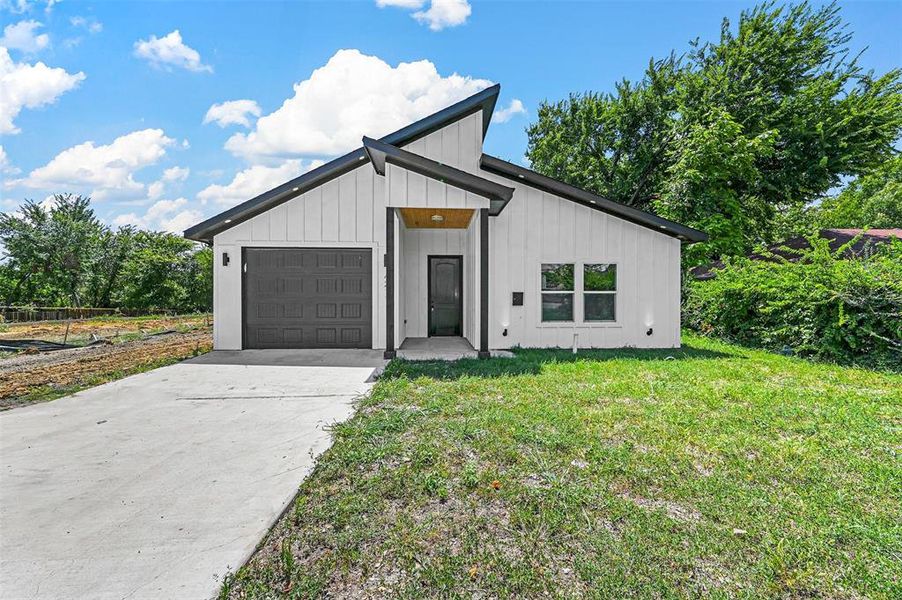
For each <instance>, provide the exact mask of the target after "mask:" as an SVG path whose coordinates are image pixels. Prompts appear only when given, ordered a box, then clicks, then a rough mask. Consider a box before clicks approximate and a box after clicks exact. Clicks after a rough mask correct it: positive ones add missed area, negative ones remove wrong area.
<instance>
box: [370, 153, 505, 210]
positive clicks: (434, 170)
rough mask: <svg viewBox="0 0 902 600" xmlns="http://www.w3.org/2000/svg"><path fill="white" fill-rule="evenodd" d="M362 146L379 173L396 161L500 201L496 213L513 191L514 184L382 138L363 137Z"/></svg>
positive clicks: (409, 168) (432, 176)
mask: <svg viewBox="0 0 902 600" xmlns="http://www.w3.org/2000/svg"><path fill="white" fill-rule="evenodd" d="M363 149H364V151H365V152H366V154H367V156H369V158H370V162H372V163H373V168H374V169H375V170H376V172H377V173H378V174H380V175H385V163H389V164H393V165H397V166H399V167H402V168H404V169H407V170H408V171H413V172H414V173H419V174H420V175H423V176H424V177H429V178H430V179H434V180H436V181H440V182H442V183H447V184H448V185H453V186H454V187H457V188H460V189H462V190H465V191H467V192H472V193H473V194H476V195H478V196H482V197H483V198H488V199H489V200H490V201H491V200H494V201H496V202H497V203H500V207H499V208H498V209H497V210H493V213H494V214H495V215H497V214H498V213H500V212H501V211H502V210H503V209H504V207H505V206H506V205H507V203H508V202H510V199H511V198H512V197H513V195H514V188H511V187H507V186H505V185H501V184H499V183H496V182H494V181H492V180H490V179H486V178H484V177H480V176H479V175H474V174H473V173H468V172H467V171H462V170H460V169H458V168H456V167H452V166H450V165H445V164H442V163H440V162H437V161H434V160H432V159H431V158H426V157H425V156H421V155H419V154H415V153H413V152H408V151H407V150H402V149H401V148H398V147H397V146H392V145H391V144H386V143H385V142H382V141H379V140H374V139H372V138H368V137H364V138H363Z"/></svg>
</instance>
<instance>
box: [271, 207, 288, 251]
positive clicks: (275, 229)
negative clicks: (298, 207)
mask: <svg viewBox="0 0 902 600" xmlns="http://www.w3.org/2000/svg"><path fill="white" fill-rule="evenodd" d="M290 203H291V200H289V201H288V202H286V203H285V204H280V205H279V206H276V207H275V208H273V209H272V210H271V211H269V212H270V214H271V218H270V220H269V239H270V240H272V241H274V242H284V241H285V240H286V239H287V227H288V205H289V204H290Z"/></svg>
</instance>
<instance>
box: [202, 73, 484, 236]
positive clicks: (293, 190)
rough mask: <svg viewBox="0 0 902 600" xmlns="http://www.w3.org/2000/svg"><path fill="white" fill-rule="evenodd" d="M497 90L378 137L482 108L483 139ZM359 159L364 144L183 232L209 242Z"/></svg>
mask: <svg viewBox="0 0 902 600" xmlns="http://www.w3.org/2000/svg"><path fill="white" fill-rule="evenodd" d="M500 91H501V85H500V84H497V83H496V84H495V85H492V86H489V87H487V88H485V89H484V90H482V91H481V92H478V93H476V94H473V95H472V96H470V97H469V98H464V99H463V100H461V101H460V102H457V103H455V104H452V105H451V106H449V107H447V108H444V109H442V110H440V111H438V112H437V113H434V114H432V115H429V116H428V117H425V118H423V119H420V120H419V121H416V122H414V123H411V124H410V125H407V126H406V127H402V128H401V129H399V130H397V131H395V132H393V133H390V134H388V135H386V136H385V137H382V138H380V139H381V141H383V142H385V143H387V144H391V145H394V146H399V145H404V144H409V143H410V142H413V141H416V140H418V139H420V138H422V137H424V136H427V135H429V134H430V133H433V132H435V131H438V130H439V129H441V128H442V127H445V126H446V125H448V124H449V123H452V122H454V121H457V120H459V119H462V118H464V117H466V116H469V115H471V114H473V113H476V112H479V111H481V112H482V137H483V139H485V135H486V132H487V131H488V128H489V122H490V121H491V118H492V112H493V111H494V110H495V103H496V102H497V101H498V94H499V93H500ZM362 160H366V153H365V152H364V150H363V148H358V149H356V150H354V151H352V152H349V153H348V154H345V155H344V156H340V157H339V158H336V159H334V160H332V161H329V162H327V163H326V164H324V165H322V166H319V167H317V168H316V169H313V170H311V171H308V172H307V173H304V174H303V175H301V176H300V177H296V178H294V179H292V180H290V181H287V182H285V183H283V184H282V185H280V186H277V187H274V188H273V189H271V190H269V191H267V192H264V193H262V194H260V195H259V196H257V197H255V198H252V199H250V200H247V201H245V202H242V203H241V204H239V205H237V206H234V207H232V208H230V209H228V210H226V211H224V212H221V213H219V214H218V215H216V216H214V217H210V218H209V219H207V220H205V221H203V222H201V223H198V224H197V225H194V226H193V227H189V228H188V229H186V230H185V232H184V235H185V237H186V238H188V239H191V240H196V241H198V242H205V243H207V244H212V243H213V236H215V235H216V234H217V233H221V232H223V231H225V230H226V229H229V228H231V227H234V226H235V225H238V224H239V223H243V222H244V221H247V220H248V219H250V218H252V217H255V216H257V215H259V214H260V213H262V212H265V211H267V210H269V209H271V208H273V207H275V206H278V205H279V204H282V203H283V202H287V201H288V200H291V199H292V198H294V197H296V196H300V195H301V194H303V193H304V192H307V191H310V190H311V189H313V188H315V187H317V186H320V185H322V184H324V183H326V182H328V181H331V180H332V179H335V178H336V177H339V176H341V175H344V174H345V173H348V172H350V171H351V170H353V169H354V168H356V167H357V166H358V165H359V164H360V161H362Z"/></svg>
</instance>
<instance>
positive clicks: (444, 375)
mask: <svg viewBox="0 0 902 600" xmlns="http://www.w3.org/2000/svg"><path fill="white" fill-rule="evenodd" d="M684 343H685V346H684V348H683V349H682V350H679V351H672V350H671V351H610V352H606V351H592V352H581V353H580V354H579V355H578V356H575V357H574V356H573V355H572V354H570V353H569V352H563V351H561V352H557V351H538V350H523V351H518V352H517V354H516V358H513V359H492V360H489V361H475V360H474V361H459V362H458V363H454V364H443V363H405V362H401V361H395V362H393V363H391V364H390V365H389V368H388V369H387V371H386V375H385V377H383V379H382V380H381V381H380V382H379V383H378V384H377V385H376V387H375V388H374V391H373V393H372V395H371V397H369V398H367V399H365V400H364V401H362V402H361V405H360V409H359V411H358V413H357V415H356V416H355V417H354V418H353V419H352V420H350V421H349V422H347V423H345V424H342V425H339V426H336V427H335V430H334V433H335V444H334V446H333V447H332V449H331V450H329V451H328V452H327V453H326V454H324V455H323V457H321V459H320V460H319V462H318V465H317V467H316V469H315V470H314V472H313V473H312V475H311V476H310V477H309V478H308V479H307V480H306V481H305V482H304V484H303V485H302V487H301V490H300V494H299V496H298V498H297V501H296V502H295V504H294V505H293V507H292V508H290V509H289V511H288V512H287V513H286V515H285V516H284V518H283V519H282V520H281V521H280V522H279V524H278V525H277V526H276V527H275V528H274V530H273V531H272V533H271V534H270V536H268V537H267V539H266V540H264V542H262V544H261V547H260V549H259V551H258V553H257V554H256V555H255V557H254V558H253V559H252V560H251V562H250V563H249V564H248V565H247V566H245V567H244V568H242V569H240V570H239V571H238V573H236V574H235V575H232V576H229V577H228V578H226V581H225V585H224V586H223V589H222V595H223V597H273V596H282V595H285V596H292V597H308V596H318V595H326V594H327V595H330V596H337V597H343V596H348V595H354V596H355V597H373V598H376V597H409V598H415V597H473V596H474V595H475V596H479V597H515V596H519V597H522V596H528V597H535V596H552V597H585V596H589V597H624V596H631V597H642V598H645V597H684V596H715V597H761V596H782V597H809V596H813V597H830V598H860V597H875V598H899V597H900V596H902V507H900V506H902V461H900V452H902V376H900V375H896V374H887V373H878V372H871V371H867V370H862V369H852V368H843V367H835V366H830V365H824V364H814V363H810V362H806V361H804V360H801V359H795V358H786V357H782V356H777V355H774V354H769V353H766V352H762V351H755V350H747V349H742V348H737V347H735V346H730V345H727V344H724V343H719V342H714V341H710V340H706V339H703V338H699V337H694V336H685V337H684ZM671 357H672V359H671Z"/></svg>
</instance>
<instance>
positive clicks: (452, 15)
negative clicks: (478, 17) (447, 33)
mask: <svg viewBox="0 0 902 600" xmlns="http://www.w3.org/2000/svg"><path fill="white" fill-rule="evenodd" d="M471 12H473V9H472V8H470V3H469V2H467V0H432V3H431V4H430V5H429V10H420V11H417V12H415V13H413V18H414V19H416V20H417V21H419V22H420V23H425V24H427V25H429V29H431V30H432V31H441V30H442V29H444V28H445V27H456V26H458V25H463V24H464V23H466V22H467V17H469V16H470V13H471Z"/></svg>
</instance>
